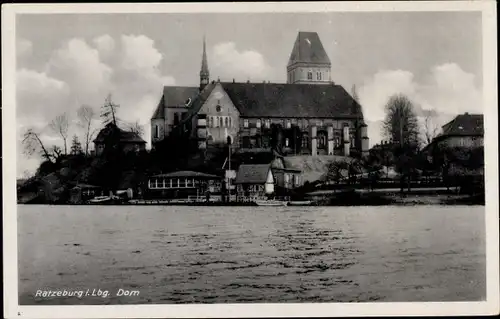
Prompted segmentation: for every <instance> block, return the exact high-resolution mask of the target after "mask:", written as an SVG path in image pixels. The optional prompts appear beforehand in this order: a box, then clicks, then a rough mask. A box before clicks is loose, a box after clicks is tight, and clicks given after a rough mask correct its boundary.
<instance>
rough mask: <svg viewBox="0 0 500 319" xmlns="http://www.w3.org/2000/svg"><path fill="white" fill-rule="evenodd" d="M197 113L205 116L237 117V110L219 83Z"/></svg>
mask: <svg viewBox="0 0 500 319" xmlns="http://www.w3.org/2000/svg"><path fill="white" fill-rule="evenodd" d="M199 113H201V114H206V115H221V116H231V115H238V114H239V112H238V109H237V108H236V107H235V106H234V104H233V102H232V101H231V98H230V97H229V95H228V94H227V92H226V91H225V90H224V88H223V86H222V85H221V84H220V83H216V84H215V87H214V88H213V89H212V91H211V92H210V95H209V96H208V98H207V99H206V100H205V101H204V103H203V105H202V106H201V109H200V110H199Z"/></svg>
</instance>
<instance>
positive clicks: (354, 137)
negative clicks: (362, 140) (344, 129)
mask: <svg viewBox="0 0 500 319" xmlns="http://www.w3.org/2000/svg"><path fill="white" fill-rule="evenodd" d="M350 140H351V147H354V144H355V142H356V136H355V134H354V132H351V134H350Z"/></svg>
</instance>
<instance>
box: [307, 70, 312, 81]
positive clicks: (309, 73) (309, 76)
mask: <svg viewBox="0 0 500 319" xmlns="http://www.w3.org/2000/svg"><path fill="white" fill-rule="evenodd" d="M307 79H308V80H312V79H313V73H312V72H311V71H309V72H307Z"/></svg>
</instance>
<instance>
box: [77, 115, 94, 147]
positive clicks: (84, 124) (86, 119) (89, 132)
mask: <svg viewBox="0 0 500 319" xmlns="http://www.w3.org/2000/svg"><path fill="white" fill-rule="evenodd" d="M77 114H78V126H80V127H81V128H83V129H84V136H85V139H84V146H85V155H89V145H90V142H91V141H92V138H93V136H94V134H95V132H96V131H95V130H93V129H92V123H93V121H94V119H95V117H96V114H95V112H94V109H93V108H92V107H90V106H88V105H82V106H81V107H80V108H79V109H78V112H77Z"/></svg>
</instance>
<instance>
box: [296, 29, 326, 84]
mask: <svg viewBox="0 0 500 319" xmlns="http://www.w3.org/2000/svg"><path fill="white" fill-rule="evenodd" d="M330 69H331V62H330V59H329V58H328V54H326V51H325V49H324V47H323V44H322V43H321V40H320V39H319V36H318V34H317V33H316V32H303V31H300V32H299V34H298V35H297V39H296V40H295V44H294V46H293V49H292V53H291V54H290V59H289V60H288V66H287V83H289V84H328V83H331V82H332V76H331V74H330Z"/></svg>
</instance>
